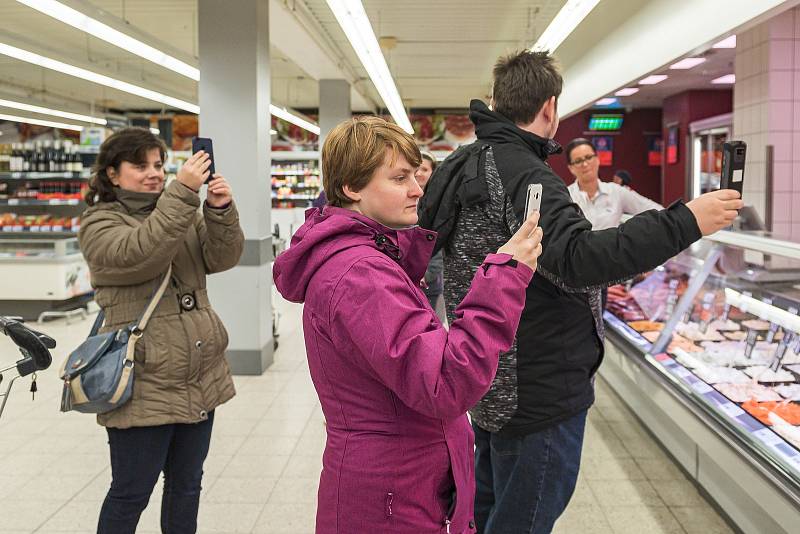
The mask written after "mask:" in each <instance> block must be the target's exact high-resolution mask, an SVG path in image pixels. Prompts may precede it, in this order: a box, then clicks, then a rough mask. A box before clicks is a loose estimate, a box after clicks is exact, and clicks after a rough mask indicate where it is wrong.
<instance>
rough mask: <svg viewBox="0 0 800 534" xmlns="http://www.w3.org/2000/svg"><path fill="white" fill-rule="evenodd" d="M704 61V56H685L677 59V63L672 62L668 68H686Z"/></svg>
mask: <svg viewBox="0 0 800 534" xmlns="http://www.w3.org/2000/svg"><path fill="white" fill-rule="evenodd" d="M705 61H706V58H704V57H687V58H684V59H682V60H680V61H678V62H677V63H673V64H672V65H670V67H669V68H671V69H675V70H687V69H691V68H693V67H696V66H698V65H699V64H700V63H705Z"/></svg>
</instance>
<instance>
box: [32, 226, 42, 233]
mask: <svg viewBox="0 0 800 534" xmlns="http://www.w3.org/2000/svg"><path fill="white" fill-rule="evenodd" d="M39 228H40V227H39V226H31V232H38V231H39Z"/></svg>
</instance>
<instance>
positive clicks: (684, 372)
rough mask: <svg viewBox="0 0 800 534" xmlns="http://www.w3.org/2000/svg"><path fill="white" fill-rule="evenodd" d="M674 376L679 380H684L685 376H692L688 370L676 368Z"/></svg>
mask: <svg viewBox="0 0 800 534" xmlns="http://www.w3.org/2000/svg"><path fill="white" fill-rule="evenodd" d="M675 374H676V375H678V376H679V377H681V378H686V377H687V376H692V372H691V371H690V370H688V369H687V368H686V367H676V368H675Z"/></svg>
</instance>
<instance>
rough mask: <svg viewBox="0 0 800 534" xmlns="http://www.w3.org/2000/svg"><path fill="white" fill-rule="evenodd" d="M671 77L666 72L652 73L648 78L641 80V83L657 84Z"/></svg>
mask: <svg viewBox="0 0 800 534" xmlns="http://www.w3.org/2000/svg"><path fill="white" fill-rule="evenodd" d="M667 78H669V76H667V75H666V74H652V75H650V76H648V77H647V78H644V79H641V80H639V85H655V84H657V83H661V82H663V81H664V80H666V79H667Z"/></svg>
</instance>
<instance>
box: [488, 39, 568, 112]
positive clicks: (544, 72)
mask: <svg viewBox="0 0 800 534" xmlns="http://www.w3.org/2000/svg"><path fill="white" fill-rule="evenodd" d="M563 83H564V82H563V80H562V78H561V74H560V73H559V72H558V67H557V66H556V63H555V60H553V58H552V57H551V56H550V55H548V53H547V52H531V51H530V50H523V51H522V52H516V53H514V54H511V55H509V56H506V57H501V58H500V59H499V60H498V61H497V63H496V64H495V66H494V86H493V88H492V100H493V102H494V110H495V111H496V112H498V113H500V114H501V115H504V116H505V117H507V118H508V119H510V120H512V121H514V123H515V124H529V123H531V122H533V120H534V119H535V118H536V114H537V113H539V110H541V109H542V106H544V104H545V102H547V101H548V100H549V99H550V98H551V97H556V99H558V97H559V96H560V95H561V88H562V86H563Z"/></svg>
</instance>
